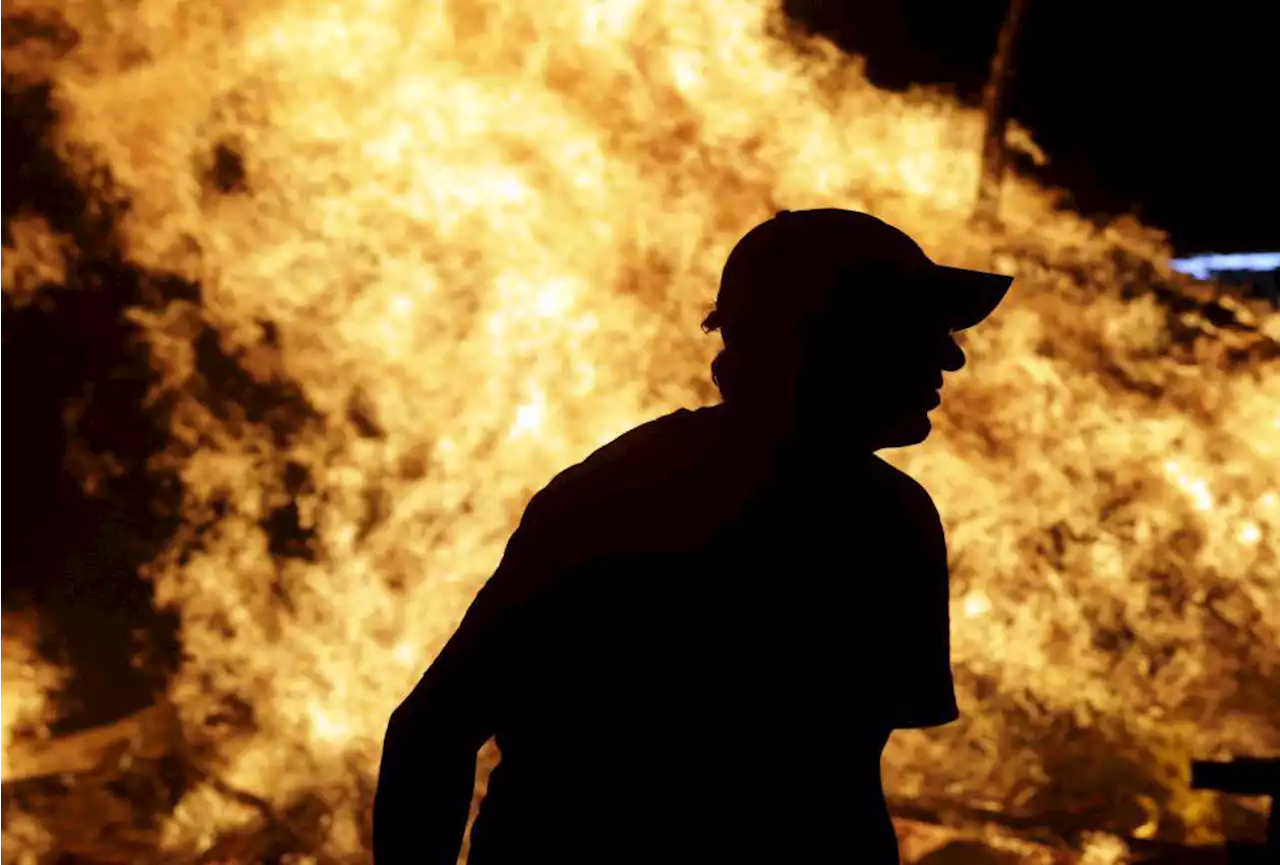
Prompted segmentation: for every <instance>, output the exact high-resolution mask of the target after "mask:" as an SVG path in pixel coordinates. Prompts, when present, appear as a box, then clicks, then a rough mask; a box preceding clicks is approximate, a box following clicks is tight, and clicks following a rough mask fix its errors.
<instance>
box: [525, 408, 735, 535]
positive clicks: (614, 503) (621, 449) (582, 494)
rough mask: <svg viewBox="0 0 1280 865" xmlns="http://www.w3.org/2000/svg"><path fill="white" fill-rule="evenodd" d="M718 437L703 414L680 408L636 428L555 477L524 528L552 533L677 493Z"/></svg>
mask: <svg viewBox="0 0 1280 865" xmlns="http://www.w3.org/2000/svg"><path fill="white" fill-rule="evenodd" d="M714 432H715V430H714V424H713V421H712V418H711V417H710V416H709V415H708V414H706V410H705V409H695V410H689V409H678V410H676V411H673V412H670V413H668V414H665V415H662V416H660V417H657V418H654V419H652V420H649V421H646V422H644V423H642V424H640V425H638V426H636V427H633V428H631V429H629V430H627V431H626V432H623V433H622V434H621V435H619V436H617V437H616V438H614V439H613V440H611V441H609V442H608V443H606V444H604V445H602V446H601V447H599V448H597V449H596V450H594V451H592V452H591V453H590V454H589V455H588V456H587V457H586V458H584V459H583V460H581V461H580V462H577V463H575V464H573V465H571V466H569V467H567V468H565V469H564V470H562V471H560V472H559V473H558V474H556V475H555V477H553V478H552V479H551V481H550V482H548V483H547V485H546V486H544V487H543V488H542V489H541V490H539V491H538V492H537V493H536V494H535V495H534V496H533V498H532V499H530V501H529V504H528V506H527V507H526V508H525V516H524V519H523V520H522V524H529V525H530V526H531V527H532V526H535V525H536V526H545V527H547V528H550V527H552V526H555V525H560V524H562V523H563V521H564V520H565V519H573V520H578V519H582V518H584V517H591V516H592V515H593V514H595V515H597V516H603V514H604V513H605V512H607V511H609V510H611V509H614V508H617V507H625V506H626V505H628V504H629V503H632V502H634V501H636V500H637V499H639V498H645V499H650V498H652V496H654V495H661V494H663V493H666V492H670V493H672V494H678V490H677V489H676V488H677V487H678V486H679V484H680V482H681V481H682V479H684V478H686V477H688V476H689V473H690V472H691V471H692V470H694V469H696V467H697V466H698V465H699V464H700V463H701V462H702V460H703V458H704V457H705V456H706V455H707V453H708V452H709V448H710V446H711V443H712V438H713V436H714Z"/></svg>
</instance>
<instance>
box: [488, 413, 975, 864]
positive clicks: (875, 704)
mask: <svg viewBox="0 0 1280 865" xmlns="http://www.w3.org/2000/svg"><path fill="white" fill-rule="evenodd" d="M722 435H723V429H722V419H721V417H720V416H719V415H717V414H716V412H715V410H714V409H702V410H699V411H696V412H688V411H682V412H676V413H675V414H673V415H668V416H666V417H664V418H660V419H658V420H657V421H654V422H652V423H651V424H648V425H646V426H645V427H642V428H640V429H638V430H636V431H634V432H633V433H630V434H628V436H624V437H623V438H622V439H619V440H618V442H615V443H614V444H613V445H611V446H607V447H606V448H605V449H603V450H602V451H600V452H597V454H595V455H593V457H591V458H590V459H588V460H587V461H585V462H584V463H582V464H580V465H579V466H576V467H574V469H571V470H570V471H568V472H566V473H564V474H562V475H561V476H559V477H558V478H557V479H556V481H554V482H553V483H552V484H551V485H550V486H549V487H548V488H547V489H546V490H544V491H543V492H542V493H540V494H539V496H538V497H535V500H534V502H533V503H531V505H530V508H529V509H528V511H526V516H525V519H524V520H523V521H522V524H521V527H520V529H519V530H518V531H517V533H516V536H514V537H513V539H512V542H511V545H510V546H509V547H508V551H507V556H506V557H505V558H504V562H503V566H501V567H500V568H499V571H498V573H496V574H495V576H494V579H493V580H491V581H490V584H489V585H487V586H486V587H485V590H484V591H482V593H481V597H480V598H478V599H477V604H489V605H491V606H493V607H494V609H495V610H497V609H501V610H502V613H501V615H500V616H498V615H495V618H494V621H495V622H496V621H499V620H500V621H502V622H504V623H505V624H503V626H502V627H503V628H505V632H504V634H503V637H502V642H503V644H504V646H505V647H507V648H506V652H507V655H508V656H507V657H506V658H504V659H500V660H499V662H497V663H496V665H495V666H496V668H498V669H500V670H501V672H500V674H498V675H496V676H495V678H494V680H493V683H492V687H495V688H496V689H498V690H499V691H500V692H501V693H500V694H498V695H497V696H496V697H495V699H494V700H493V703H492V706H493V712H494V715H495V719H496V735H497V741H498V745H499V748H500V750H501V752H502V764H501V765H500V766H499V768H498V769H497V770H496V772H495V773H494V776H493V778H492V779H491V780H490V785H489V791H488V794H487V798H486V800H485V803H484V805H483V806H482V809H481V815H480V819H479V820H478V822H477V825H476V827H475V829H474V830H473V842H472V844H473V847H472V855H473V857H476V856H479V857H480V858H479V859H478V860H477V861H491V862H499V861H509V858H510V855H511V854H512V851H515V850H520V851H524V852H523V853H522V854H521V855H522V856H523V857H526V858H527V857H529V856H532V855H533V853H532V852H531V851H537V850H544V849H545V850H546V851H547V853H548V855H551V854H552V853H553V851H559V852H556V853H555V855H562V854H563V851H564V850H565V849H566V846H565V845H566V844H569V845H574V846H576V847H577V848H579V849H580V848H581V845H582V844H584V843H589V839H590V838H592V837H598V838H599V839H602V840H601V841H600V843H606V842H605V841H604V840H603V839H617V838H619V837H635V833H636V832H641V833H642V834H644V833H643V832H642V828H641V827H643V826H645V825H648V826H650V827H651V830H650V831H649V832H648V834H647V835H645V837H646V838H648V842H652V844H653V845H655V846H654V850H655V851H657V850H659V849H667V848H664V847H663V845H662V842H661V836H662V833H663V832H667V831H671V832H676V831H678V830H677V829H676V828H673V827H675V826H677V825H679V824H680V822H681V821H685V822H686V823H687V825H686V826H685V827H684V828H685V829H686V830H688V831H690V832H693V833H694V835H693V836H690V837H701V838H703V839H704V840H705V839H707V838H709V837H713V836H714V837H719V838H720V839H721V841H720V843H719V844H718V846H717V845H713V847H714V849H715V850H716V851H719V852H718V853H717V854H716V855H722V854H724V852H725V850H726V849H727V848H725V847H724V844H725V843H728V842H727V840H725V839H727V838H728V837H729V834H732V835H733V837H734V838H735V839H736V840H735V841H734V843H740V844H746V845H754V846H755V848H756V849H757V852H758V851H759V849H763V848H762V846H761V845H764V846H767V845H768V844H770V843H774V842H778V843H781V842H780V841H779V839H782V838H792V839H794V838H795V837H797V836H796V833H797V832H798V831H800V830H799V827H802V826H803V827H807V828H805V829H804V831H803V833H801V834H803V835H804V837H807V838H809V839H810V840H811V841H813V842H814V844H815V845H817V846H816V847H815V849H831V847H830V845H828V846H825V847H824V846H822V845H821V844H820V843H819V842H820V841H821V836H822V833H823V832H826V831H832V832H836V831H838V830H837V829H836V826H837V825H840V826H845V827H847V826H848V825H849V819H850V818H849V813H850V809H852V811H853V812H854V813H856V812H857V811H858V810H859V809H863V810H865V809H867V808H870V807H874V806H875V802H876V801H877V797H878V796H879V786H878V783H879V763H878V760H879V748H880V747H881V746H882V745H883V737H884V735H886V734H887V731H889V730H892V729H898V728H906V727H925V726H933V725H938V724H944V723H947V722H949V721H952V720H954V719H955V718H956V717H957V715H958V713H957V711H956V704H955V694H954V687H953V684H952V679H951V670H950V657H949V633H948V591H947V571H946V552H945V541H944V539H943V532H942V526H941V522H940V520H939V519H938V514H937V511H936V510H935V509H934V507H933V504H932V502H931V501H930V499H929V497H928V495H927V494H926V493H925V491H924V490H923V489H922V488H921V487H920V486H919V485H918V484H917V483H916V482H915V481H913V480H911V479H910V478H909V477H907V476H906V475H904V474H902V473H901V472H899V471H898V470H896V469H894V468H892V467H891V466H889V465H888V464H887V463H885V462H883V461H882V460H880V459H879V458H877V457H874V456H871V455H867V457H866V459H865V460H864V461H862V462H859V463H857V464H856V465H852V466H847V467H845V468H843V469H841V470H840V474H839V476H838V478H836V477H834V476H833V475H832V472H834V471H836V470H835V469H834V468H833V469H831V471H828V472H826V473H823V474H818V473H815V472H813V471H808V472H779V471H771V472H766V473H764V474H763V475H762V476H761V477H760V479H759V480H758V482H757V481H756V480H754V479H753V480H751V481H750V482H744V481H743V477H744V474H743V472H744V471H748V470H745V469H743V467H741V466H736V465H733V464H732V461H731V460H729V459H727V458H725V454H727V453H728V451H727V450H726V449H725V448H724V447H723V441H722V439H721V436H722ZM745 476H749V471H748V474H747V475H745ZM833 481H834V482H833ZM515 647H518V648H515ZM860 803H861V804H860ZM868 803H871V804H868ZM879 803H880V807H882V804H883V803H882V799H879ZM828 812H830V815H831V817H830V819H829V820H825V821H824V820H818V821H817V825H816V826H815V815H820V814H824V813H828ZM787 814H791V815H792V816H791V818H787V817H786V815H787ZM840 814H844V815H845V816H844V817H843V818H842V817H839V816H838V815H840ZM646 815H647V816H646ZM788 819H790V821H791V822H790V823H788ZM744 821H745V822H744ZM828 824H830V825H828ZM730 825H732V826H737V827H739V828H738V829H735V830H733V832H732V833H730V832H729V829H728V827H729V826H730ZM744 825H745V826H748V827H754V828H753V829H752V830H751V831H748V830H746V829H743V828H741V827H743V826H744ZM657 826H662V827H664V828H663V829H662V830H661V831H659V830H658V829H657V828H653V827H657ZM715 826H722V828H723V831H720V832H719V833H718V834H717V831H716V830H715V829H714V828H711V829H708V827H715ZM708 832H710V834H708ZM593 833H594V834H593ZM628 833H630V834H628ZM698 833H701V835H699V834H698ZM770 833H772V834H770ZM815 833H817V834H815ZM770 839H772V841H771V840H770ZM828 840H830V839H828ZM648 842H644V843H648ZM608 843H616V840H615V841H611V842H608ZM644 843H642V842H641V841H640V840H637V841H636V844H637V845H639V846H634V847H633V848H631V852H633V853H636V855H637V856H638V855H640V854H639V851H640V850H641V849H642V848H643V846H644ZM691 843H692V842H691ZM708 843H710V842H708ZM709 849H710V848H709ZM787 849H788V851H789V852H790V853H792V854H794V852H795V850H796V848H795V847H794V846H790V847H788V848H787ZM611 855H614V856H615V857H616V856H618V855H620V854H619V853H618V851H616V850H615V851H614V853H613V854H611ZM624 858H625V857H624ZM528 861H535V859H534V858H529V860H528Z"/></svg>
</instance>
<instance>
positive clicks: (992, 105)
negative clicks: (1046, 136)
mask: <svg viewBox="0 0 1280 865" xmlns="http://www.w3.org/2000/svg"><path fill="white" fill-rule="evenodd" d="M1026 8H1027V0H1010V3H1009V11H1008V13H1007V14H1006V15H1005V18H1004V24H1003V25H1002V26H1001V27H1000V37H999V39H998V40H997V41H996V53H995V56H994V57H992V58H991V77H990V78H988V79H987V86H986V89H985V90H984V91H983V94H982V113H983V115H984V117H985V119H986V132H985V135H984V137H983V139H982V167H981V174H979V176H978V200H977V202H976V204H975V205H974V208H973V220H974V222H978V223H984V224H988V225H993V224H995V223H996V222H998V221H999V218H1000V215H999V210H1000V185H1001V181H1002V180H1003V178H1004V163H1005V148H1004V132H1005V127H1007V126H1008V125H1009V98H1008V90H1009V82H1010V80H1012V78H1013V45H1014V42H1016V41H1017V38H1018V31H1019V29H1021V27H1022V13H1023V12H1024V11H1026Z"/></svg>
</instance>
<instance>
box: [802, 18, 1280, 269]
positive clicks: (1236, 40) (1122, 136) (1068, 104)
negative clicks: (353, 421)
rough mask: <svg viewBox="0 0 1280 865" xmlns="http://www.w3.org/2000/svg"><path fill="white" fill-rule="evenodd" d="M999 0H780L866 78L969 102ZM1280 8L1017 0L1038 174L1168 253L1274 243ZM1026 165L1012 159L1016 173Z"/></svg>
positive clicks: (1021, 88) (1279, 191)
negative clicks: (1120, 217) (1022, 9)
mask: <svg viewBox="0 0 1280 865" xmlns="http://www.w3.org/2000/svg"><path fill="white" fill-rule="evenodd" d="M1008 6H1009V2H1008V0H872V2H859V0H786V2H785V7H786V9H787V11H788V12H789V13H790V14H791V17H792V18H793V19H794V20H796V21H798V22H800V23H802V24H803V25H805V26H806V27H808V28H809V29H812V30H815V31H818V32H821V33H824V34H826V35H828V36H831V37H832V38H834V39H835V41H836V42H837V43H838V44H840V45H841V46H842V47H844V48H846V49H847V50H850V51H852V52H855V53H858V54H862V55H864V56H865V57H866V58H867V66H868V72H869V74H870V76H871V79H872V81H873V82H874V83H875V84H877V85H880V86H882V87H889V88H893V89H900V88H904V87H907V86H909V85H911V84H913V83H915V84H934V85H944V86H950V87H951V88H953V89H954V92H955V93H956V94H957V95H958V96H960V97H961V98H962V99H965V100H966V101H971V102H973V103H974V104H978V103H979V101H980V93H981V89H982V86H983V84H984V83H985V81H986V78H987V73H988V69H989V67H990V62H991V56H992V54H993V53H994V51H995V44H996V37H997V35H998V33H999V30H1000V25H1001V23H1002V22H1003V20H1004V16H1005V12H1006V10H1007V9H1008ZM1278 43H1280V4H1278V3H1274V2H1256V0H1255V2H1253V3H1249V2H1241V0H1226V2H1204V0H1186V2H1184V3H1183V4H1179V3H1177V2H1172V0H1166V2H1159V3H1157V2H1152V0H1105V2H1104V0H1027V7H1026V13H1025V17H1024V22H1023V28H1022V33H1021V37H1020V39H1019V42H1018V44H1017V46H1016V49H1015V57H1014V60H1015V70H1014V71H1015V73H1016V78H1015V79H1014V81H1013V83H1012V89H1011V91H1010V96H1011V100H1012V109H1013V115H1014V117H1015V118H1016V119H1017V120H1018V121H1019V122H1021V123H1022V124H1023V125H1025V126H1027V127H1028V128H1029V129H1031V131H1032V133H1033V135H1034V136H1035V138H1036V141H1037V142H1038V143H1039V144H1040V146H1041V147H1042V148H1044V150H1045V151H1046V152H1047V154H1048V156H1049V158H1050V160H1051V162H1050V165H1049V166H1047V167H1045V168H1041V169H1037V170H1036V171H1035V173H1036V174H1037V175H1039V176H1040V177H1041V178H1042V179H1044V180H1046V181H1047V182H1049V183H1051V184H1053V185H1055V186H1061V187H1064V188H1066V189H1068V190H1070V191H1071V193H1072V199H1073V204H1074V205H1075V206H1076V207H1077V208H1078V209H1080V210H1081V211H1083V212H1086V213H1096V214H1110V215H1114V214H1118V213H1125V212H1132V213H1136V214H1137V215H1138V216H1140V217H1141V218H1143V220H1144V221H1146V222H1148V223H1149V224H1153V225H1155V226H1157V227H1160V228H1163V229H1165V230H1166V231H1168V232H1169V233H1170V237H1171V240H1172V241H1173V244H1174V247H1175V251H1176V252H1177V253H1178V254H1180V255H1189V254H1195V253H1200V252H1255V251H1270V250H1278V249H1280V216H1277V213H1276V208H1277V204H1276V202H1278V201H1280V170H1277V158H1276V154H1277V152H1280V124H1278V123H1277V121H1276V119H1275V116H1274V115H1280V109H1277V106H1278V105H1280V45H1278ZM1023 170H1025V168H1024V169H1023Z"/></svg>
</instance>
